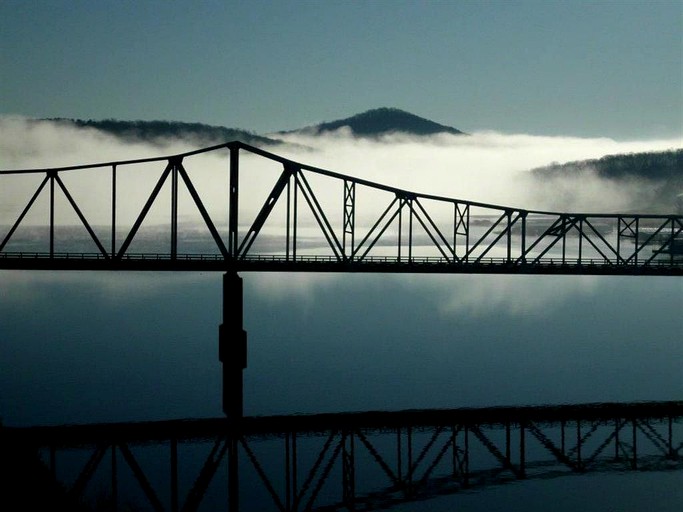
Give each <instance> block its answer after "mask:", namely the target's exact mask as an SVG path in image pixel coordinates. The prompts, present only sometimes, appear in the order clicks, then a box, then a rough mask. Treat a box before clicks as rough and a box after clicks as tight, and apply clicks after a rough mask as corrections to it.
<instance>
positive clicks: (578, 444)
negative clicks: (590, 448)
mask: <svg viewBox="0 0 683 512" xmlns="http://www.w3.org/2000/svg"><path fill="white" fill-rule="evenodd" d="M581 440H582V439H581V420H576V469H577V470H578V471H581V470H582V467H581V465H582V462H581Z"/></svg>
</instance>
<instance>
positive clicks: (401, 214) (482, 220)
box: [0, 142, 683, 511]
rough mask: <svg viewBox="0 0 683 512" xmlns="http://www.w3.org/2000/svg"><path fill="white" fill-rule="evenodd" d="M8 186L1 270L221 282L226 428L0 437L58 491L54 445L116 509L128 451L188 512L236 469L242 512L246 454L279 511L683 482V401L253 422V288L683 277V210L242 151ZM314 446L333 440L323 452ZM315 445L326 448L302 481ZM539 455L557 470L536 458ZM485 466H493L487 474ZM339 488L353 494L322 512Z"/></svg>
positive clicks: (232, 488) (119, 427)
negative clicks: (616, 479)
mask: <svg viewBox="0 0 683 512" xmlns="http://www.w3.org/2000/svg"><path fill="white" fill-rule="evenodd" d="M226 154H227V158H226ZM0 181H1V182H2V186H1V188H0V190H2V191H3V193H4V195H5V196H4V197H5V198H4V199H3V204H2V207H3V209H2V211H3V215H9V222H8V223H7V224H6V225H4V226H0V237H2V238H1V240H2V241H1V242H0V269H13V270H53V271H66V270H87V271H174V272H180V271H204V272H221V273H223V274H224V275H223V293H224V296H223V323H222V324H221V326H220V328H219V360H220V361H221V363H222V368H223V412H224V413H225V415H226V418H221V419H217V420H195V421H177V422H173V421H169V422H154V423H141V424H112V425H90V426H87V425H83V426H71V427H36V428H8V427H5V428H3V429H2V436H3V439H4V440H6V441H8V442H10V443H15V442H16V443H17V444H18V445H21V446H30V447H34V448H37V449H41V450H47V458H48V461H49V462H48V466H49V469H50V473H51V475H52V477H53V478H55V479H59V478H58V476H57V469H56V468H57V464H56V451H57V450H58V449H63V450H74V449H77V447H80V448H84V447H85V448H86V449H88V450H93V451H92V453H91V455H90V456H89V457H87V459H86V461H85V463H84V465H83V467H82V470H81V471H80V472H79V474H78V477H77V478H76V479H75V481H73V482H72V483H71V484H68V485H67V487H68V488H69V489H70V490H69V493H70V495H73V496H76V497H77V496H81V495H82V494H83V493H84V490H85V487H86V485H87V484H88V482H89V481H90V480H91V478H92V477H93V474H94V473H95V471H96V469H97V468H98V467H99V466H100V463H101V461H102V460H103V458H104V456H105V455H106V454H107V453H109V454H110V457H111V461H112V462H111V464H112V469H111V477H110V478H111V480H110V483H111V492H112V496H113V498H112V499H113V500H114V503H115V505H116V503H117V500H118V497H117V496H118V490H117V489H118V486H119V483H118V478H119V477H118V475H119V472H120V468H118V466H117V462H116V461H117V454H119V455H118V456H119V457H123V460H124V461H125V462H126V464H127V466H128V468H129V469H130V470H131V472H132V474H133V475H134V477H135V480H136V482H137V483H138V484H139V486H140V488H141V489H142V491H143V494H144V498H145V500H146V501H147V502H148V503H149V504H150V505H151V506H152V508H153V509H154V510H166V509H168V510H173V511H177V510H181V509H182V510H197V509H199V507H200V504H201V502H202V499H203V497H204V495H205V493H206V491H207V488H208V487H209V485H210V483H211V482H212V480H213V479H214V476H215V475H216V472H217V469H218V467H219V466H220V465H221V463H222V462H223V460H224V459H225V460H227V466H228V473H229V478H228V490H227V491H228V492H227V494H228V504H229V509H230V510H231V511H237V510H239V507H240V489H241V488H240V474H242V473H243V472H244V467H243V466H244V464H241V462H240V461H242V463H243V462H244V461H245V460H246V461H248V463H249V465H250V467H251V468H253V470H254V471H255V473H256V475H257V476H258V479H259V480H260V482H261V483H262V484H263V489H264V493H265V495H266V496H268V497H269V498H271V504H272V505H273V506H274V507H275V509H276V510H287V511H289V510H313V509H330V510H337V509H349V510H362V509H370V508H378V507H390V506H391V505H392V504H395V503H397V502H401V501H405V500H414V499H422V498H427V497H430V496H435V495H441V494H444V493H450V492H456V491H458V490H461V489H464V488H469V487H471V486H473V485H475V484H476V483H479V484H484V483H500V482H505V481H508V480H510V479H517V480H521V479H526V478H530V477H532V476H534V475H536V476H547V475H548V474H565V473H566V472H570V473H582V472H586V471H589V470H605V469H616V470H620V471H621V470H624V469H639V470H642V469H647V468H651V469H660V470H661V469H680V468H681V458H680V452H681V449H682V448H683V442H682V441H681V440H680V436H681V435H682V433H681V428H680V420H681V418H682V417H683V404H682V403H681V402H665V403H650V404H584V405H574V406H558V407H536V408H520V407H516V408H496V409H471V410H449V411H429V410H427V411H399V412H395V413H390V412H375V413H355V414H343V413H339V414H334V415H309V416H298V417H264V418H250V417H244V416H243V371H244V369H245V368H246V366H247V333H246V332H245V330H244V325H243V320H242V315H243V312H242V310H243V293H242V278H241V277H240V275H239V274H240V273H243V272H378V273H473V274H536V275H552V274H556V275H559V274H574V275H630V276H682V275H683V254H682V253H683V251H682V249H683V242H682V240H683V216H681V215H674V214H671V215H658V214H635V213H623V214H606V213H593V214H590V213H559V212H549V211H535V210H524V209H520V208H515V207H510V206H500V205H492V204H486V203H480V202H473V201H467V200H463V199H454V198H448V197H440V196H435V195H430V194H422V193H419V192H415V191H407V190H403V189H399V188H395V187H391V186H387V185H384V184H380V183H373V182H370V181H367V180H363V179H361V178H357V177H353V176H350V175H345V174H340V173H337V172H333V171H329V170H325V169H320V168H317V167H313V166H309V165H306V164H302V163H299V162H295V161H293V160H290V159H287V158H284V157H282V156H279V155H276V154H273V153H270V152H267V151H264V150H262V149H259V148H256V147H253V146H249V145H246V144H243V143H241V142H230V143H226V144H221V145H218V146H213V147H210V148H205V149H200V150H196V151H190V152H186V153H182V154H177V155H172V156H166V157H154V158H145V159H137V160H127V161H116V162H108V163H100V164H90V165H77V166H69V167H55V168H46V169H16V170H4V171H0ZM83 183H88V184H89V185H88V186H84V185H83ZM148 190H149V193H147V191H148ZM162 192H163V193H162ZM133 196H134V197H133ZM136 201H137V202H136ZM567 429H571V432H572V433H571V434H567V432H568V430H567ZM600 434H602V436H601V435H600ZM416 436H417V437H416ZM420 436H422V437H420ZM387 437H388V438H389V439H390V441H389V443H390V445H391V446H393V448H391V449H389V450H388V451H387V450H386V449H385V451H384V453H382V450H381V449H379V448H378V447H377V446H378V444H382V443H384V444H386V438H387ZM570 437H571V438H572V439H573V442H571V443H570V441H569V438H570ZM374 438H376V439H375V440H373V439H374ZM417 438H420V439H421V440H422V444H420V442H418V441H417V440H416V439H417ZM513 438H515V439H516V441H513ZM304 439H305V440H307V441H304ZM311 439H313V440H318V441H320V442H319V443H318V444H316V443H315V442H312V444H313V445H314V447H313V448H311V447H310V446H311V441H310V440H311ZM596 439H598V441H597V442H596V441H595V440H596ZM202 440H203V441H204V442H207V440H208V442H209V444H210V445H211V448H210V451H209V455H208V457H207V458H206V459H205V461H204V463H203V465H202V467H201V470H200V471H199V473H198V475H197V476H196V479H194V481H193V483H192V485H191V486H190V487H189V490H188V493H187V497H186V500H185V501H184V502H183V501H182V500H181V496H180V490H179V484H178V472H179V469H178V443H183V442H190V441H192V442H199V441H202ZM267 440H270V441H271V442H272V441H273V440H275V441H277V442H279V443H281V445H282V446H280V448H277V450H280V449H282V450H283V451H282V452H280V454H281V455H280V457H281V458H280V459H278V462H277V463H273V464H274V465H276V466H277V467H278V468H281V467H282V466H283V460H284V467H285V470H284V474H279V475H278V477H276V478H273V477H272V471H273V470H272V468H271V469H270V470H268V468H265V467H264V465H265V464H264V462H263V458H262V457H259V455H258V453H257V450H256V449H255V448H254V446H255V443H256V444H258V443H259V442H267ZM297 440H298V441H297ZM531 440H534V443H535V447H534V448H530V445H531V443H530V442H529V441H531ZM589 440H590V442H589ZM150 443H159V444H160V445H162V446H165V447H168V449H169V451H170V455H168V460H169V464H170V474H171V481H170V484H169V488H170V492H169V498H168V500H163V499H161V498H160V497H159V493H158V492H157V491H156V490H155V488H154V486H153V485H152V484H151V483H150V479H149V478H148V477H147V476H146V473H145V471H144V470H143V469H142V465H141V464H140V463H139V462H138V461H137V459H136V457H135V456H134V455H133V452H132V450H131V446H134V445H142V446H144V445H149V444H150ZM515 443H516V445H515ZM591 443H593V444H591ZM570 444H571V446H570ZM304 445H308V448H307V449H308V451H310V453H311V454H312V459H311V460H312V462H311V463H310V464H308V466H307V467H306V468H305V469H304V463H303V462H302V460H301V459H302V453H303V452H304ZM475 445H476V447H475ZM644 446H647V447H648V448H649V450H650V451H648V449H644V448H643V447H644ZM609 447H611V450H610V449H609ZM534 450H535V451H534ZM361 452H362V454H361ZM539 453H541V454H543V455H544V456H545V457H546V458H543V457H541V458H540V459H538V458H536V459H535V458H534V455H538V454H539ZM608 453H609V455H608ZM481 454H485V455H486V456H487V457H488V459H489V460H488V462H487V463H484V464H483V465H479V466H476V465H475V464H472V460H474V459H476V458H477V457H479V456H480V455H481ZM164 457H166V456H164ZM310 458H311V456H309V459H310ZM446 459H448V461H449V463H448V464H447V466H448V469H447V470H445V473H444V468H443V465H444V463H445V461H446ZM363 461H364V462H363ZM271 462H272V461H271ZM366 466H367V467H372V468H374V469H375V470H378V471H379V476H378V475H374V476H372V477H371V478H368V479H367V480H364V481H367V482H373V485H368V484H364V483H362V482H361V477H360V475H361V474H362V473H363V471H364V469H363V468H364V467H366ZM117 468H118V469H117ZM439 471H441V472H439ZM334 474H338V486H337V488H338V490H339V492H337V493H332V494H329V493H328V498H329V499H328V502H327V503H326V504H321V501H324V500H323V497H322V494H325V493H324V492H323V493H321V491H322V490H324V489H326V488H327V487H326V486H327V485H328V483H329V481H330V480H334V478H333V477H331V476H330V475H334ZM269 475H271V476H269ZM304 475H305V477H304ZM302 478H303V481H302ZM278 486H279V487H283V488H284V493H282V492H279V491H278V489H277V488H278Z"/></svg>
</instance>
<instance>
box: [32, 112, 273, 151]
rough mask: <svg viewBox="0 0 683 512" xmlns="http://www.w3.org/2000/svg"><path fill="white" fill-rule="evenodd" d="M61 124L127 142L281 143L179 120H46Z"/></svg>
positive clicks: (238, 131) (222, 128)
mask: <svg viewBox="0 0 683 512" xmlns="http://www.w3.org/2000/svg"><path fill="white" fill-rule="evenodd" d="M43 120H44V121H52V122H57V123H61V124H69V125H72V126H75V127H77V128H94V129H96V130H99V131H101V132H104V133H108V134H110V135H113V136H115V137H118V138H120V139H124V140H127V141H142V142H152V143H155V142H162V141H163V140H164V139H169V138H184V139H190V140H192V141H196V142H197V143H200V144H205V145H211V144H222V143H224V142H230V141H233V140H239V141H241V142H244V143H246V144H253V145H261V146H273V145H277V144H282V141H279V140H276V139H271V138H268V137H263V136H260V135H256V134H254V133H252V132H249V131H246V130H240V129H237V128H226V127H224V126H211V125H207V124H202V123H183V122H179V121H119V120H116V119H105V120H102V121H93V120H91V119H89V120H87V121H86V120H83V119H65V118H54V119H43Z"/></svg>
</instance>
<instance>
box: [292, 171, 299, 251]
mask: <svg viewBox="0 0 683 512" xmlns="http://www.w3.org/2000/svg"><path fill="white" fill-rule="evenodd" d="M292 207H293V208H294V212H293V215H294V219H293V222H294V226H292V229H293V233H292V259H293V260H294V261H296V235H297V231H298V229H297V225H298V222H299V220H298V218H299V180H297V179H294V204H293V205H292Z"/></svg>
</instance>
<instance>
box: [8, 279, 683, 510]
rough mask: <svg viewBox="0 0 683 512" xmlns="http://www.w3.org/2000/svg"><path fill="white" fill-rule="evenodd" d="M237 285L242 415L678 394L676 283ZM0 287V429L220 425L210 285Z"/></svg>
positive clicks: (652, 482)
mask: <svg viewBox="0 0 683 512" xmlns="http://www.w3.org/2000/svg"><path fill="white" fill-rule="evenodd" d="M243 278H244V284H245V319H244V320H245V328H246V330H247V332H248V338H249V367H248V368H247V370H246V371H245V402H246V413H247V414H252V415H261V414H271V413H296V412H302V413H308V412H323V411H346V410H366V409H393V410H397V409H405V408H431V407H434V408H439V407H458V406H486V405H515V404H544V403H581V402H596V401H637V400H676V399H680V398H681V394H682V392H683V379H682V378H681V375H680V361H681V360H683V346H681V344H680V340H681V339H682V335H683V324H682V323H681V319H680V311H681V310H682V306H683V288H682V287H681V283H680V280H679V279H675V278H638V277H623V278H619V277H610V278H598V277H570V276H561V277H550V276H546V277H531V276H467V275H453V276H449V275H439V276H428V275H425V276H422V275H374V274H368V275H360V274H359V275H354V274H349V275H343V276H341V275H332V274H301V275H291V274H276V273H273V274H249V273H244V274H243ZM0 281H1V282H2V283H3V293H2V295H1V296H0V338H1V339H2V343H3V350H2V354H3V357H2V360H1V364H2V369H1V370H2V371H0V389H2V391H3V392H2V395H0V411H1V414H2V418H3V421H4V423H5V424H8V425H33V424H61V423H87V422H98V421H126V420H152V419H167V418H184V417H216V416H219V415H220V410H221V405H220V400H221V390H220V364H219V362H218V355H217V334H218V324H219V323H220V322H221V284H222V279H221V275H220V274H218V273H216V274H162V273H159V274H154V273H138V274H136V273H117V274H113V273H62V274H52V273H41V272H21V273H20V272H10V271H4V272H1V273H0ZM679 480H680V473H679V472H674V473H653V474H637V475H635V474H623V475H621V474H620V475H614V474H610V475H589V476H586V477H580V476H569V477H565V478H560V479H556V480H549V481H533V480H532V481H529V482H518V483H514V484H509V485H504V486H500V487H494V488H490V489H487V490H485V491H478V492H473V493H460V494H458V495H456V496H452V497H443V498H437V499H434V500H429V501H427V502H421V503H415V504H406V505H402V506H399V507H397V508H396V510H401V511H405V512H409V511H413V510H424V509H425V508H428V509H429V510H436V511H440V510H444V511H445V510H451V509H452V508H453V506H454V504H455V505H457V506H458V509H459V510H464V511H482V510H486V511H487V512H489V511H496V510H501V511H502V510H506V511H507V510H520V511H521V510H524V511H527V510H538V511H541V510H546V507H547V504H548V503H549V502H553V503H556V506H554V508H556V509H557V510H558V511H564V510H567V511H569V510H579V509H581V510H596V511H597V510H605V509H607V510H615V509H614V508H612V509H610V508H609V506H613V505H615V504H620V505H621V506H623V507H625V508H619V510H642V509H643V507H645V506H646V505H649V506H653V507H654V508H653V510H658V511H660V512H663V511H672V512H673V511H674V510H676V508H675V507H676V506H677V504H680V501H681V495H680V492H678V490H677V489H678V487H676V485H675V482H678V481H679ZM679 487H680V486H679ZM655 489H659V490H660V491H661V492H654V490H655ZM677 492H678V494H676V493H677ZM221 503H222V502H221ZM629 507H630V508H629Z"/></svg>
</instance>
